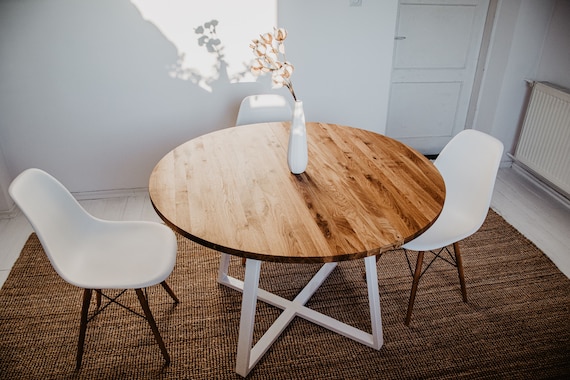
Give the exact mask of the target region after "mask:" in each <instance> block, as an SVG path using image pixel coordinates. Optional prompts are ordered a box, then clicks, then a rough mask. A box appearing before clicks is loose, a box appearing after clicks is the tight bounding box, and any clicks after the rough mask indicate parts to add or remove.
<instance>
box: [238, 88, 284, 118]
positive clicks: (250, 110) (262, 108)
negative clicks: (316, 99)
mask: <svg viewBox="0 0 570 380" xmlns="http://www.w3.org/2000/svg"><path fill="white" fill-rule="evenodd" d="M292 117H293V111H292V109H291V106H290V105H289V103H288V102H287V100H286V99H285V98H284V97H283V96H281V95H278V94H262V95H250V96H246V97H245V98H244V99H243V100H242V102H241V105H240V107H239V111H238V115H237V119H236V125H245V124H255V123H265V122H272V121H290V120H291V119H292Z"/></svg>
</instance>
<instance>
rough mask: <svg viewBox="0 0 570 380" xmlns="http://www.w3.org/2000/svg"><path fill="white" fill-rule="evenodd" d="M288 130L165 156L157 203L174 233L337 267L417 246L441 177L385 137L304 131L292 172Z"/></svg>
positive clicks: (210, 140)
mask: <svg viewBox="0 0 570 380" xmlns="http://www.w3.org/2000/svg"><path fill="white" fill-rule="evenodd" d="M288 130H289V123H263V124H253V125H247V126H239V127H232V128H227V129H223V130H219V131H216V132H213V133H209V134H206V135H203V136H200V137H198V138H195V139H193V140H190V141H188V142H186V143H184V144H182V145H180V146H178V147H177V148H175V149H174V150H172V151H171V152H169V153H168V154H167V155H166V156H164V157H163V158H162V159H161V160H160V162H159V163H158V164H157V165H156V167H155V168H154V170H153V172H152V174H151V176H150V181H149V192H150V198H151V202H152V204H153V206H154V208H155V210H156V211H157V212H158V214H159V215H160V217H161V218H162V219H163V220H164V221H165V223H167V224H168V225H169V226H170V227H171V228H173V229H174V230H175V231H177V232H179V233H180V234H182V235H184V236H186V237H187V238H189V239H191V240H193V241H196V242H198V243H200V244H202V245H204V246H207V247H209V248H213V249H215V250H218V251H221V252H225V253H229V254H232V255H237V256H243V257H248V258H253V259H258V260H264V261H281V262H331V261H342V260H349V259H357V258H363V257H366V256H371V255H377V254H379V253H381V252H384V251H386V250H389V249H392V248H395V247H398V246H400V245H402V244H403V243H405V242H408V241H409V240H411V239H413V238H414V237H416V236H418V235H419V234H420V233H421V232H423V231H424V230H425V229H427V227H429V226H430V225H431V224H432V223H433V222H434V221H435V219H436V218H437V216H438V215H439V213H440V212H441V209H442V207H443V202H444V199H445V185H444V183H443V179H442V177H441V176H440V174H439V172H438V171H437V169H436V168H435V166H433V164H432V163H431V162H430V161H429V160H427V159H426V158H425V157H424V156H423V155H421V154H420V153H418V152H416V151H414V150H413V149H411V148H409V147H407V146H406V145H403V144H401V143H399V142H397V141H395V140H393V139H390V138H388V137H386V136H382V135H379V134H377V133H374V132H370V131H365V130H361V129H356V128H351V127H346V126H339V125H335V124H326V123H307V133H308V144H309V164H308V166H307V169H306V171H305V172H304V173H303V174H300V175H294V174H291V173H290V172H289V169H288V167H287V142H288Z"/></svg>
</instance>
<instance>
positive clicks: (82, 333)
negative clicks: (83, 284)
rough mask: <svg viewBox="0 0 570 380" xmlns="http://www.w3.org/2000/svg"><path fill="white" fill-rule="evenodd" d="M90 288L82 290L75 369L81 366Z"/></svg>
mask: <svg viewBox="0 0 570 380" xmlns="http://www.w3.org/2000/svg"><path fill="white" fill-rule="evenodd" d="M92 292H93V291H92V290H91V289H84V290H83V307H82V308H81V323H80V326H79V342H78V343H77V358H76V363H75V369H76V370H78V369H79V368H80V367H81V359H83V345H84V344H85V334H86V332H87V316H88V314H89V304H90V303H91V295H92Z"/></svg>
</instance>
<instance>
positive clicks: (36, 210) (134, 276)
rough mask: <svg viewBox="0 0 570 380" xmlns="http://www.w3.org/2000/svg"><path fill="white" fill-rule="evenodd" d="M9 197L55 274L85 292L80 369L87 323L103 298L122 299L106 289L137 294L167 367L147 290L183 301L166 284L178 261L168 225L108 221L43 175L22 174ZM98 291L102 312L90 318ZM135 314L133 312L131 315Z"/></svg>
mask: <svg viewBox="0 0 570 380" xmlns="http://www.w3.org/2000/svg"><path fill="white" fill-rule="evenodd" d="M9 193H10V196H11V197H12V198H13V199H14V201H15V202H16V204H17V205H18V206H19V208H20V209H21V211H22V212H23V213H24V215H25V216H26V217H27V219H28V220H29V222H30V223H31V225H32V227H33V229H34V230H35V232H36V235H37V237H38V238H39V240H40V242H41V244H42V247H43V249H44V251H45V253H46V254H47V257H48V258H49V261H50V262H51V264H52V266H53V268H54V269H55V271H56V272H57V273H58V274H59V276H61V278H62V279H63V280H65V281H67V282H68V283H70V284H72V285H75V286H77V287H80V288H83V289H84V291H83V306H82V310H81V322H80V331H79V342H78V346H77V357H76V368H77V369H79V368H80V367H81V361H82V357H83V346H84V342H85V335H86V331H87V323H88V321H89V320H91V319H92V318H93V317H95V316H96V315H97V314H98V313H99V312H101V311H102V310H104V309H105V307H106V306H107V305H105V307H102V308H100V307H99V306H100V297H101V295H102V296H103V297H105V298H106V299H107V301H108V304H110V303H115V304H118V305H120V306H122V305H121V304H120V303H118V302H117V301H116V299H117V298H118V296H113V297H110V296H107V295H106V294H104V293H103V292H102V289H121V290H123V292H121V293H120V294H123V293H124V291H125V290H126V289H134V290H135V292H136V295H137V297H138V300H139V302H140V305H141V307H142V310H143V314H139V313H136V314H137V315H140V316H142V317H144V318H145V319H146V320H147V321H148V323H149V325H150V327H151V329H152V332H153V334H154V337H155V339H156V342H157V343H158V345H159V347H160V350H161V352H162V355H163V356H164V359H165V360H166V363H167V364H168V363H170V356H169V354H168V351H167V350H166V346H165V345H164V341H163V340H162V337H161V336H160V332H159V331H158V328H157V325H156V322H155V320H154V317H153V316H152V313H151V310H150V307H149V304H148V299H147V294H146V291H143V289H144V288H146V287H149V286H152V285H156V284H161V285H162V287H163V288H164V289H165V290H166V292H167V293H168V294H169V295H170V297H172V299H173V300H174V302H175V303H178V302H179V301H178V298H177V297H176V295H175V294H174V292H173V291H172V290H171V289H170V287H169V286H168V284H167V283H166V278H167V277H168V276H169V275H170V273H171V272H172V270H173V268H174V264H175V261H176V251H177V243H176V236H175V234H174V232H173V231H172V230H171V229H170V228H168V227H166V226H165V225H163V224H160V223H155V222H145V221H106V220H102V219H99V218H96V217H94V216H92V215H90V214H89V213H87V211H85V210H84V209H83V207H81V205H80V204H79V203H78V202H77V200H76V199H75V198H74V197H73V196H72V195H71V193H70V192H69V191H68V190H67V189H66V188H65V187H64V186H63V185H62V184H61V183H60V182H59V181H58V180H56V179H55V178H54V177H52V176H51V175H49V174H48V173H46V172H44V171H42V170H40V169H28V170H25V171H24V172H22V173H21V174H20V175H19V176H18V177H16V179H14V181H12V183H11V184H10V187H9ZM93 291H95V292H96V294H97V298H98V302H97V309H96V310H95V311H94V312H93V313H91V314H92V315H91V316H89V306H90V303H91V297H92V293H93ZM129 310H130V309H129Z"/></svg>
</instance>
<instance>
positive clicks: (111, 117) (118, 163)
mask: <svg viewBox="0 0 570 380" xmlns="http://www.w3.org/2000/svg"><path fill="white" fill-rule="evenodd" d="M191 1H193V2H194V3H195V4H196V6H195V7H194V8H192V10H191V11H189V13H188V19H196V18H198V19H201V20H203V21H204V22H205V21H209V20H211V19H216V18H217V17H218V16H219V15H218V14H217V13H216V12H213V11H212V10H211V9H212V6H210V5H212V3H216V4H215V5H216V6H217V7H218V8H217V9H220V12H219V13H222V11H221V10H222V9H224V10H225V9H226V7H229V6H233V7H235V6H236V4H243V11H244V13H243V14H235V16H234V19H232V20H230V21H228V22H225V23H223V24H222V22H220V25H219V28H220V29H222V28H226V29H225V31H226V32H228V29H231V28H234V29H233V30H230V31H229V32H230V34H231V32H233V31H236V32H238V31H242V29H244V28H247V27H248V25H249V24H248V14H251V12H254V9H252V8H251V7H250V6H248V5H249V2H251V1H253V0H242V1H240V2H239V3H238V2H235V1H234V0H213V1H210V2H209V3H208V4H209V6H208V7H207V8H206V7H205V6H204V5H203V2H202V1H197V0H191ZM248 1H249V2H248ZM152 2H154V3H160V2H161V0H138V1H137V3H152ZM174 3H181V2H180V1H178V2H177V1H171V2H167V3H166V2H163V3H162V4H166V5H167V6H173V4H174ZM186 3H188V1H186ZM255 3H256V4H257V5H256V6H258V7H259V4H260V2H259V1H255ZM262 3H263V4H267V6H273V7H275V9H277V10H278V12H277V15H276V17H277V18H278V21H279V24H280V26H283V27H286V28H287V29H288V30H289V35H290V37H289V39H288V41H287V49H288V58H289V59H290V60H291V61H292V62H293V64H294V65H295V67H296V68H297V71H296V73H295V74H294V77H293V80H294V84H295V87H296V90H297V93H298V95H299V97H300V99H302V100H303V101H304V103H305V111H306V115H307V119H308V120H322V121H334V122H338V123H344V124H349V125H354V126H357V127H361V128H365V129H371V130H375V131H378V132H383V131H384V122H385V119H386V113H387V104H388V101H387V99H388V91H389V82H390V69H391V61H392V47H393V36H394V30H395V20H396V12H397V0H389V1H381V2H380V1H371V0H364V1H363V4H362V7H349V2H348V0H311V1H302V0H282V1H278V2H276V3H274V2H271V1H269V0H266V1H264V2H262ZM200 4H202V6H200ZM213 8H216V7H213ZM206 9H207V11H206ZM178 16H179V17H180V15H178ZM190 16H192V17H190ZM181 18H182V20H184V18H183V15H182V17H181ZM272 21H273V23H274V22H275V20H272ZM270 24H272V23H270ZM196 26H197V25H196ZM265 31H267V30H259V31H256V33H262V32H265ZM255 37H256V35H251V36H250V37H248V38H249V39H251V38H255ZM188 39H191V40H193V41H195V40H196V35H195V34H192V33H190V35H189V36H188ZM249 39H248V40H247V41H244V42H243V49H244V50H247V51H248V52H249V49H248V44H249ZM224 43H228V42H227V41H223V40H222V44H224ZM229 47H230V46H228V48H229ZM231 47H232V48H235V45H231ZM177 59H178V50H177V48H176V46H175V45H174V44H173V43H172V42H171V40H169V39H167V38H166V37H165V35H164V34H163V33H162V32H161V30H160V29H159V28H158V27H157V25H156V24H153V23H151V22H149V21H147V20H145V19H143V17H142V15H141V13H140V11H139V8H137V7H136V6H135V5H134V4H132V3H131V2H130V1H128V0H97V1H93V0H26V1H19V0H4V1H0V150H1V151H2V152H3V153H4V158H5V163H4V164H5V167H6V169H7V172H8V174H9V177H10V178H13V177H15V176H16V175H17V174H18V173H19V172H20V171H22V170H24V169H26V168H28V167H40V168H43V169H45V170H47V171H49V172H51V173H53V174H54V175H55V176H56V177H58V178H59V179H60V180H61V181H62V182H63V183H64V184H66V185H67V186H68V187H69V188H70V189H71V191H73V192H83V191H101V190H108V189H126V188H138V187H146V186H147V180H148V177H149V174H150V171H151V170H152V168H153V167H154V165H155V163H156V162H157V161H158V160H159V159H160V158H161V157H162V156H163V155H164V154H166V153H167V152H168V151H169V150H170V149H172V148H173V147H175V146H176V145H178V144H180V143H182V142H184V141H186V140H188V139H191V138H193V137H196V136H199V135H201V134H204V133H207V132H210V131H214V130H216V129H220V128H225V127H227V126H230V125H232V124H233V122H234V120H235V116H236V113H237V109H238V106H239V101H240V100H241V99H242V98H243V97H244V96H245V95H247V94H251V93H259V92H267V91H272V90H271V89H270V86H269V85H268V83H269V82H268V81H267V78H264V79H262V80H261V81H260V82H259V83H230V81H229V80H228V78H227V77H226V76H224V75H223V74H224V73H223V72H221V71H220V73H221V75H219V77H217V78H210V79H209V80H207V79H208V78H201V80H202V82H204V81H208V83H209V85H210V87H211V89H210V91H208V90H205V89H204V88H203V86H199V85H197V84H196V83H195V82H193V81H191V80H186V81H184V80H181V79H175V78H172V77H171V76H169V69H168V68H169V67H172V65H174V64H175V63H176V62H177ZM192 59H193V57H190V60H192ZM218 63H219V62H218ZM238 64H239V62H238ZM233 67H234V68H235V66H233ZM194 74H195V73H194ZM198 75H199V74H198ZM0 180H2V179H1V178H0ZM0 196H1V194H0ZM1 206H2V205H1V204H0V207H1ZM0 211H1V210H0Z"/></svg>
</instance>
